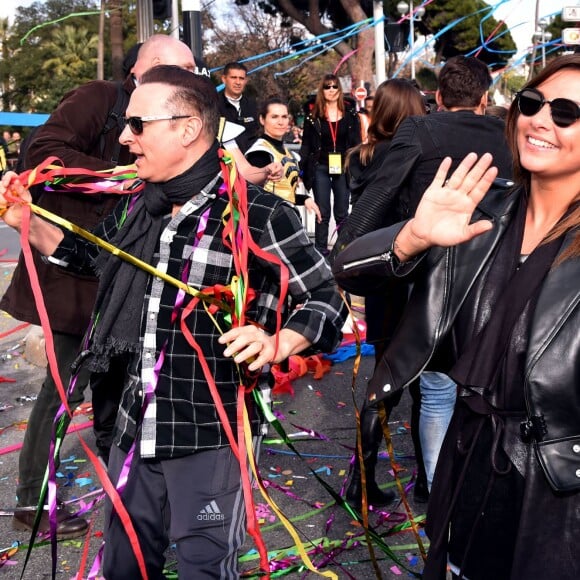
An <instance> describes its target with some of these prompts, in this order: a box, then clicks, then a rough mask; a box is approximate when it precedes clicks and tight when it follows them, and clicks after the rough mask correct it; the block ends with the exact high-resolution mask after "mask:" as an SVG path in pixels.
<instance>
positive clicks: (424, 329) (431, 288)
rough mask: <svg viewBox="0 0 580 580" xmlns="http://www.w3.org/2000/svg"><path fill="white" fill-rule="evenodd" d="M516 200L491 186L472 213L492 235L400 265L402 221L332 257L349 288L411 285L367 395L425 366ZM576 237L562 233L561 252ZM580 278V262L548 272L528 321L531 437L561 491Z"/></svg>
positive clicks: (577, 437) (575, 421)
mask: <svg viewBox="0 0 580 580" xmlns="http://www.w3.org/2000/svg"><path fill="white" fill-rule="evenodd" d="M517 198H518V192H514V193H511V194H510V195H506V193H505V191H501V190H499V189H498V190H493V191H490V192H489V193H488V194H487V196H486V197H485V199H484V200H483V201H482V203H481V204H480V206H479V207H478V209H477V211H476V212H475V214H474V217H475V219H478V218H479V219H481V218H486V219H490V220H492V222H493V223H494V228H493V230H492V231H490V232H488V233H486V234H484V235H482V236H479V237H478V238H476V239H474V240H471V241H470V242H467V243H465V244H461V245H459V246H455V247H452V248H437V247H436V248H432V249H431V250H430V251H429V252H427V253H425V254H422V255H420V256H418V257H417V258H415V259H414V260H411V261H409V262H406V263H403V264H399V262H398V260H397V259H396V257H395V255H394V254H393V252H392V243H393V240H394V239H395V237H396V235H397V233H398V232H399V231H400V229H401V228H402V227H403V225H404V223H400V224H396V225H394V226H391V227H389V228H384V229H381V230H377V231H375V232H372V233H371V234H368V235H365V236H363V237H361V238H358V239H357V240H355V241H354V242H353V243H352V244H350V245H349V246H347V248H345V249H344V250H343V251H342V252H341V253H340V254H339V255H338V257H337V258H336V261H335V263H334V267H333V270H334V273H335V277H336V280H337V282H338V284H339V285H340V286H342V287H343V288H344V289H345V290H347V291H349V292H352V293H355V294H358V295H364V294H365V292H369V291H372V290H374V289H376V288H377V287H378V286H380V285H381V283H383V281H384V280H385V278H391V279H392V278H393V277H394V278H399V277H400V278H405V279H406V281H412V282H413V283H414V285H413V291H412V293H411V297H410V300H409V305H408V307H407V309H406V311H405V314H404V316H403V320H402V321H401V324H400V326H399V328H398V329H397V332H396V334H395V336H394V338H393V340H392V341H391V343H390V344H389V346H388V347H387V349H386V351H385V354H384V357H383V360H382V361H381V363H379V364H378V365H377V368H376V370H375V373H374V375H373V377H372V379H371V380H370V382H369V386H368V391H367V397H368V399H369V400H370V401H376V400H381V399H383V398H385V397H387V396H388V395H390V394H391V393H392V392H393V391H395V390H397V389H400V388H403V387H405V386H407V385H408V384H409V383H411V382H412V381H413V379H415V378H416V377H417V376H418V375H419V374H420V373H421V371H422V370H423V369H424V368H425V367H426V366H427V365H428V363H429V361H430V359H431V357H432V356H433V354H434V352H435V351H436V349H437V347H438V346H440V345H441V343H442V341H443V340H445V339H446V338H447V337H448V336H449V333H450V330H451V329H452V327H453V325H454V324H456V323H457V322H456V317H457V314H458V312H459V310H460V308H461V305H462V304H463V301H464V300H465V298H466V296H467V294H468V292H469V291H470V290H471V288H472V287H474V285H477V284H482V277H481V276H480V274H481V273H482V271H484V269H485V267H486V264H487V263H488V260H489V258H490V256H491V255H492V252H493V249H494V248H495V246H496V244H497V243H498V241H499V240H500V239H501V237H502V235H503V233H504V232H505V229H506V225H507V224H508V223H509V219H510V216H511V213H512V212H513V211H514V208H515V206H516V203H515V202H516V201H517ZM574 234H575V232H572V233H569V234H568V235H567V236H566V238H565V240H564V244H563V248H565V247H566V246H567V245H568V244H569V243H570V240H571V238H572V237H573V235H574ZM579 280H580V259H579V258H571V259H568V260H566V261H564V262H563V263H562V264H560V265H559V266H558V267H556V268H554V269H553V270H551V271H550V272H549V274H548V276H547V277H546V279H545V281H544V283H543V285H542V288H541V291H540V295H539V297H538V301H537V305H536V308H535V312H534V315H533V319H532V323H531V328H530V337H529V345H528V353H527V359H526V373H525V376H524V393H525V399H526V407H527V408H526V412H527V414H528V424H529V425H530V426H531V429H530V435H531V437H532V439H533V441H534V446H535V449H536V454H537V457H538V460H539V462H540V464H541V465H542V468H543V470H544V473H545V474H546V477H547V479H548V481H549V482H550V484H551V485H552V487H553V488H554V489H556V490H558V491H569V490H578V489H580V357H579V354H580V332H579V329H580V284H579V283H578V281H579ZM535 426H539V427H540V428H534V427H535Z"/></svg>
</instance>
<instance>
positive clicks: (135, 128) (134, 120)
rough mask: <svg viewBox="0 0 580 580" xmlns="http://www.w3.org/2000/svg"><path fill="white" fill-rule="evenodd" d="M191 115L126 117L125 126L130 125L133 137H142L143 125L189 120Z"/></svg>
mask: <svg viewBox="0 0 580 580" xmlns="http://www.w3.org/2000/svg"><path fill="white" fill-rule="evenodd" d="M189 117H191V115H158V116H151V117H125V119H124V120H125V124H126V125H129V129H131V133H133V135H141V134H142V133H143V123H151V122H153V121H173V120H174V119H187V118H189Z"/></svg>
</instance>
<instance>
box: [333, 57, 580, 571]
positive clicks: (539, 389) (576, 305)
mask: <svg viewBox="0 0 580 580" xmlns="http://www.w3.org/2000/svg"><path fill="white" fill-rule="evenodd" d="M579 94H580V55H579V54H574V55H567V56H561V57H558V58H555V59H554V60H552V61H551V62H550V63H549V64H548V65H547V66H546V67H545V68H544V69H543V70H542V71H541V72H540V73H539V74H538V75H537V76H536V77H535V78H534V79H532V81H530V83H528V85H527V86H526V87H525V88H524V89H523V90H522V91H520V92H519V93H518V95H517V96H516V99H515V100H514V102H513V103H512V105H511V107H510V111H509V114H508V120H507V136H508V142H509V143H510V146H511V149H512V153H513V155H514V163H515V175H516V180H517V182H518V187H516V188H514V189H513V190H511V191H509V192H506V191H502V190H499V189H497V188H492V189H491V190H490V191H489V192H487V191H488V189H489V188H490V186H491V185H492V183H493V180H494V177H495V175H496V174H497V170H495V169H494V168H490V165H491V163H492V160H491V156H490V155H489V154H486V155H484V156H482V157H481V159H480V160H479V161H478V162H477V163H476V156H475V154H470V155H469V156H468V157H466V159H465V160H464V162H463V163H462V164H461V165H460V166H459V168H458V169H457V171H455V172H454V173H453V175H452V176H451V177H449V179H447V171H448V169H449V167H450V159H446V160H445V161H444V162H443V163H442V165H441V168H440V170H439V172H438V173H437V176H436V178H435V180H434V181H433V184H432V185H431V187H430V188H429V189H428V190H427V192H426V193H425V195H424V196H423V198H422V200H421V202H420V204H419V207H418V209H417V212H416V214H415V216H414V218H412V219H411V220H409V221H407V222H406V223H401V224H396V225H394V226H391V227H390V228H385V229H382V230H377V231H376V232H373V233H372V234H369V235H367V236H363V237H361V238H359V239H358V240H356V241H355V242H353V243H352V244H350V245H349V246H348V247H347V248H346V249H345V250H344V251H343V252H342V253H341V254H339V256H338V258H337V260H336V262H335V265H334V271H335V275H336V278H337V281H338V283H339V284H340V285H342V286H343V287H344V288H345V289H347V290H349V291H353V292H354V291H356V290H361V289H362V288H364V287H372V285H373V284H374V283H376V282H380V281H381V280H384V278H385V277H391V278H392V277H396V278H401V279H405V280H412V281H413V282H414V286H413V291H412V294H411V296H410V300H409V304H408V306H407V308H406V310H405V313H404V315H403V318H402V321H401V324H400V325H399V327H398V328H397V332H396V334H395V336H394V337H393V340H392V341H391V342H390V343H389V345H388V346H387V349H386V351H385V355H384V358H383V360H382V361H381V364H380V365H378V366H377V368H376V370H375V373H374V375H373V377H372V379H371V381H370V382H369V389H368V392H367V398H368V400H369V401H377V400H380V399H382V398H384V397H386V396H387V395H388V394H389V393H391V392H393V391H396V390H398V389H400V388H402V387H404V386H407V385H408V384H409V383H410V382H411V381H412V380H413V378H414V377H415V376H416V375H417V374H418V373H419V372H421V370H422V369H423V368H424V367H425V365H427V364H428V363H429V360H430V358H431V357H432V355H433V352H434V351H435V350H436V349H437V347H438V346H439V345H440V344H441V342H442V341H443V340H446V339H449V341H450V344H452V345H453V350H454V362H453V364H452V367H451V368H450V371H449V374H450V376H451V377H452V378H453V379H454V381H455V382H456V383H457V384H458V386H459V391H458V398H457V403H456V407H455V412H454V415H453V418H452V421H451V424H450V426H449V430H448V432H447V435H446V437H445V441H444V444H443V447H442V449H441V453H440V455H439V461H438V463H437V468H436V471H435V479H434V483H433V489H432V493H431V498H430V501H429V510H428V514H427V533H428V535H429V538H430V540H431V544H430V548H429V555H428V558H427V563H426V567H425V570H424V574H423V578H425V579H426V580H434V579H435V580H442V579H444V578H445V577H446V567H447V563H448V562H449V563H450V565H451V568H452V570H453V572H454V574H456V576H457V577H459V578H469V579H470V580H488V579H490V578H494V579H497V580H520V579H523V578H526V579H527V578H542V580H556V579H557V580H575V579H577V578H579V577H580V561H579V559H578V557H577V553H578V549H577V545H578V544H577V540H578V537H579V536H580V377H579V371H578V369H579V368H580V366H579V361H580V339H579V337H580V333H579V332H578V329H579V327H580V286H579V285H578V280H580V147H579V146H578V143H580V104H579V103H578V95H579ZM486 192H487V194H486Z"/></svg>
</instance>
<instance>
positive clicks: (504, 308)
mask: <svg viewBox="0 0 580 580" xmlns="http://www.w3.org/2000/svg"><path fill="white" fill-rule="evenodd" d="M526 207H527V199H526V196H525V195H522V196H521V198H520V203H519V207H518V210H517V212H516V215H515V218H514V220H512V222H511V223H510V225H509V227H508V228H507V231H506V233H505V235H504V236H503V239H502V241H501V242H500V244H499V246H498V249H497V253H496V256H495V259H494V263H493V265H492V267H491V270H490V274H489V277H488V280H487V281H486V285H493V286H495V291H496V292H497V290H498V288H499V289H500V291H499V292H498V293H497V296H498V298H497V300H496V301H495V304H494V305H493V309H492V312H491V315H490V317H489V320H488V321H487V323H486V324H485V326H484V327H483V329H482V330H481V331H480V332H479V333H478V334H477V335H476V336H475V337H474V338H473V340H471V342H470V343H469V345H468V347H467V349H466V351H465V352H464V353H463V354H462V355H461V357H460V358H459V360H458V361H457V362H456V364H455V365H454V367H453V369H452V371H451V372H450V376H451V378H452V379H453V380H454V381H455V382H456V383H457V384H459V385H462V386H464V387H468V388H470V389H471V390H472V391H474V392H477V393H479V394H481V395H483V396H485V395H489V394H490V393H491V392H492V391H493V390H494V387H495V383H496V380H497V377H498V372H499V371H500V369H501V368H502V365H501V361H502V360H503V358H504V357H505V355H506V352H507V349H508V348H509V344H510V338H511V336H512V332H513V330H514V327H515V326H516V324H517V322H518V319H519V317H520V316H521V314H522V313H523V311H524V308H525V307H526V304H528V302H529V301H530V300H535V299H536V298H537V296H538V294H539V292H540V289H541V287H542V284H543V282H544V279H545V277H546V276H547V274H548V272H549V271H550V268H551V266H552V263H553V262H554V259H555V257H556V255H557V254H558V251H559V249H560V247H561V245H562V240H563V237H562V236H561V237H559V238H557V239H555V240H552V241H551V242H548V243H545V244H541V245H539V246H538V247H537V248H536V249H535V250H534V251H533V252H532V253H531V254H530V255H529V256H528V258H527V259H526V260H525V262H524V263H523V264H522V265H521V267H520V268H517V263H518V259H519V250H520V248H521V244H522V237H523V231H524V225H525V218H526ZM489 291H491V290H489Z"/></svg>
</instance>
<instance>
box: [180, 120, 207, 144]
mask: <svg viewBox="0 0 580 580" xmlns="http://www.w3.org/2000/svg"><path fill="white" fill-rule="evenodd" d="M202 130H203V123H202V121H201V119H200V118H199V117H189V119H187V123H186V124H185V130H184V132H183V142H184V144H185V145H186V146H188V145H191V144H192V143H193V142H195V141H197V139H198V138H199V136H200V134H201V132H202Z"/></svg>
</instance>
